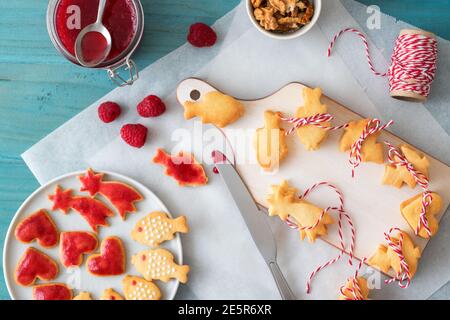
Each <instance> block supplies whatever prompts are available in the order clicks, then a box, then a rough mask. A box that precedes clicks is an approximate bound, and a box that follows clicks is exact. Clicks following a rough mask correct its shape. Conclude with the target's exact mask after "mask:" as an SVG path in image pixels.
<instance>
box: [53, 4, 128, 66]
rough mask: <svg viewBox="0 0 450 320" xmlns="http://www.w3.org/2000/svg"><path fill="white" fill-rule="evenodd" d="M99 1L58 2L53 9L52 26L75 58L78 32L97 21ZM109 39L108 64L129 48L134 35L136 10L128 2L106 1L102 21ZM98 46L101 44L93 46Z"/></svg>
mask: <svg viewBox="0 0 450 320" xmlns="http://www.w3.org/2000/svg"><path fill="white" fill-rule="evenodd" d="M98 2H99V1H98V0H60V1H59V2H58V4H57V8H56V17H55V26H56V32H57V33H58V36H59V39H60V41H61V43H62V44H63V46H64V48H66V50H67V51H68V52H70V53H71V54H72V55H75V52H74V48H75V41H76V39H77V36H78V34H79V33H80V31H81V30H82V29H83V28H84V27H86V26H87V25H90V24H92V23H94V22H95V20H96V19H97V10H98ZM102 22H103V25H104V26H105V27H106V28H107V29H108V31H109V32H110V34H111V38H112V48H111V52H110V53H109V55H108V58H107V60H111V59H114V58H115V57H117V56H118V55H120V54H121V53H122V52H123V51H124V50H126V49H127V48H128V46H129V45H130V43H131V42H132V40H133V38H134V36H135V34H136V9H135V7H134V4H133V2H132V1H131V0H108V1H107V2H106V7H105V11H104V14H103V19H102ZM93 45H95V46H101V45H102V42H97V43H93Z"/></svg>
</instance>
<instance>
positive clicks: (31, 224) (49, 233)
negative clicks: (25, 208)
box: [14, 209, 58, 248]
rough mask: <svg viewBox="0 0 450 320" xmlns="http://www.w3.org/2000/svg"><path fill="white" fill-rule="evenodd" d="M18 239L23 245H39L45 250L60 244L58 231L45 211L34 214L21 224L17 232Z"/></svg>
mask: <svg viewBox="0 0 450 320" xmlns="http://www.w3.org/2000/svg"><path fill="white" fill-rule="evenodd" d="M14 234H15V236H16V239H17V240H19V241H20V242H23V243H31V242H33V241H35V240H36V241H37V243H38V244H39V245H41V246H43V247H45V248H51V247H54V246H55V245H56V244H57V243H58V230H57V229H56V225H55V223H54V222H53V220H52V218H50V216H49V215H48V213H47V211H46V210H44V209H41V210H38V211H36V212H35V213H32V214H31V215H29V216H28V217H26V218H25V219H23V220H22V221H20V222H19V224H18V225H17V227H16V230H15V233H14Z"/></svg>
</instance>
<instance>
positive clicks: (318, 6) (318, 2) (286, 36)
mask: <svg viewBox="0 0 450 320" xmlns="http://www.w3.org/2000/svg"><path fill="white" fill-rule="evenodd" d="M311 1H313V2H314V15H313V17H312V19H311V21H310V22H309V23H308V24H307V25H306V26H304V27H303V28H300V29H298V30H297V31H293V32H289V33H275V32H272V31H269V30H266V29H264V28H263V27H261V26H260V24H259V23H258V21H257V20H256V18H255V15H254V14H253V5H252V3H251V0H246V8H247V15H248V16H249V18H250V21H251V22H252V24H253V25H254V26H255V27H256V29H258V30H259V31H260V32H261V33H262V34H264V35H266V36H268V37H270V38H273V39H279V40H290V39H294V38H297V37H300V36H302V35H304V34H306V33H307V32H308V31H309V30H311V29H312V27H313V26H314V25H315V24H316V22H317V20H319V16H320V14H321V11H322V0H311Z"/></svg>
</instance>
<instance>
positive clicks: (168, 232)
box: [131, 211, 189, 247]
mask: <svg viewBox="0 0 450 320" xmlns="http://www.w3.org/2000/svg"><path fill="white" fill-rule="evenodd" d="M177 232H181V233H187V232H189V227H188V225H187V222H186V217H185V216H180V217H178V218H176V219H170V218H169V217H168V216H167V214H166V213H164V212H160V211H155V212H152V213H150V214H149V215H147V216H146V217H144V218H142V219H141V220H139V221H138V222H137V223H136V225H135V226H134V228H133V230H132V231H131V238H132V239H133V240H135V241H137V242H139V243H141V244H143V245H147V246H151V247H157V246H159V245H160V244H161V243H163V242H164V241H168V240H172V239H173V238H174V236H175V233H177Z"/></svg>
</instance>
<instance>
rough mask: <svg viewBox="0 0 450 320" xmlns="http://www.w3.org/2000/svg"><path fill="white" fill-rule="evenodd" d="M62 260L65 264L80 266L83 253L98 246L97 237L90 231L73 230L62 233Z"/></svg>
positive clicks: (67, 265)
mask: <svg viewBox="0 0 450 320" xmlns="http://www.w3.org/2000/svg"><path fill="white" fill-rule="evenodd" d="M60 245H61V261H62V263H63V265H64V266H66V267H71V266H79V265H80V264H81V262H82V255H83V254H85V253H89V252H92V251H94V250H95V248H97V238H96V237H95V236H94V235H92V234H91V233H89V232H84V231H72V232H64V233H62V234H61V244H60Z"/></svg>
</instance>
